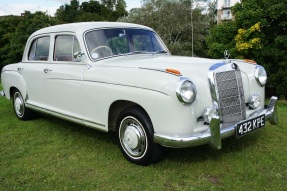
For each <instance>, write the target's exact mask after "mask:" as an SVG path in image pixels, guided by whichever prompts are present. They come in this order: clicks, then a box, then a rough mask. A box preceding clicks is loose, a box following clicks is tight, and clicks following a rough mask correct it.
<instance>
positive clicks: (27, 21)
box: [0, 11, 57, 66]
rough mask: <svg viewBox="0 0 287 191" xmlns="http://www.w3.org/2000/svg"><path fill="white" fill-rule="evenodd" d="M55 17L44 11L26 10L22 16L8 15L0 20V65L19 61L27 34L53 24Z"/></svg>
mask: <svg viewBox="0 0 287 191" xmlns="http://www.w3.org/2000/svg"><path fill="white" fill-rule="evenodd" d="M56 23H57V21H56V19H53V18H50V17H49V16H48V15H47V14H46V13H43V12H36V13H34V14H32V13H30V12H29V11H26V12H25V13H24V16H19V17H17V16H8V17H4V18H2V19H1V20H0V43H1V47H0V63H1V64H0V65H2V66H3V65H5V64H10V63H14V62H19V61H21V59H22V54H23V51H24V47H25V44H26V41H27V39H28V38H29V36H30V35H31V34H32V33H33V32H35V31H36V30H39V29H41V28H44V27H47V26H51V25H55V24H56Z"/></svg>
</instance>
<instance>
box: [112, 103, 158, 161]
mask: <svg viewBox="0 0 287 191" xmlns="http://www.w3.org/2000/svg"><path fill="white" fill-rule="evenodd" d="M153 134H154V131H153V127H152V123H151V121H150V119H149V117H148V115H147V114H146V112H145V111H144V110H143V109H141V108H140V107H136V106H134V107H131V108H128V109H126V110H124V111H123V112H122V113H121V114H120V115H119V117H118V120H117V136H118V143H119V146H120V149H121V151H122V153H123V155H124V156H125V157H126V159H127V160H129V161H130V162H132V163H135V164H138V165H145V166H147V165H150V164H152V163H155V162H157V161H158V160H159V159H160V157H161V154H162V151H161V150H162V148H161V146H160V145H158V144H156V143H154V141H153Z"/></svg>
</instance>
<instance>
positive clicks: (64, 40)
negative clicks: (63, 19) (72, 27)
mask: <svg viewBox="0 0 287 191" xmlns="http://www.w3.org/2000/svg"><path fill="white" fill-rule="evenodd" d="M80 51H81V48H80V44H79V41H78V40H77V38H76V37H75V36H72V35H59V36H57V37H56V40H55V49H54V60H55V61H73V60H74V54H75V53H76V52H80Z"/></svg>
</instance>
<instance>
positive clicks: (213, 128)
mask: <svg viewBox="0 0 287 191" xmlns="http://www.w3.org/2000/svg"><path fill="white" fill-rule="evenodd" d="M277 100H278V98H277V97H275V96H273V97H271V99H270V101H269V104H268V105H267V106H266V108H265V109H263V110H262V111H258V112H256V113H255V114H254V115H252V118H255V117H256V116H260V115H265V120H266V121H269V122H270V124H272V125H276V124H278V114H277ZM239 123H240V122H239ZM235 129H236V124H234V125H231V126H227V127H222V124H221V123H220V117H219V116H213V118H212V119H211V121H210V124H209V130H207V131H206V132H204V133H200V134H194V135H192V136H190V137H179V136H166V135H162V134H158V133H155V134H154V141H155V142H156V143H159V144H161V145H163V146H166V147H172V148H184V147H194V146H198V145H204V144H209V145H210V146H211V147H212V148H214V149H221V139H224V138H226V137H230V136H233V135H235V132H236V131H235Z"/></svg>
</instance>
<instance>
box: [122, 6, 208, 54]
mask: <svg viewBox="0 0 287 191" xmlns="http://www.w3.org/2000/svg"><path fill="white" fill-rule="evenodd" d="M190 5H191V4H190V1H186V0H179V1H168V0H151V1H149V2H146V3H143V6H142V7H141V8H138V9H133V10H131V11H130V13H129V15H128V16H126V17H123V18H120V19H119V21H123V22H131V23H138V24H142V25H146V26H149V27H151V28H153V29H154V30H155V31H157V33H159V35H160V36H161V37H162V39H163V41H164V42H165V43H166V44H167V46H168V48H169V49H170V51H171V52H172V53H173V54H177V55H192V53H191V49H192V48H191V46H192V28H191V7H190ZM192 16H193V25H194V39H193V40H194V47H195V48H194V49H195V54H196V55H197V56H202V55H204V54H205V52H204V50H206V49H205V48H202V47H203V46H204V41H205V36H206V35H207V34H208V33H207V32H208V31H207V30H208V20H207V16H206V15H204V14H202V7H200V6H197V7H196V8H194V9H193V11H192Z"/></svg>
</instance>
